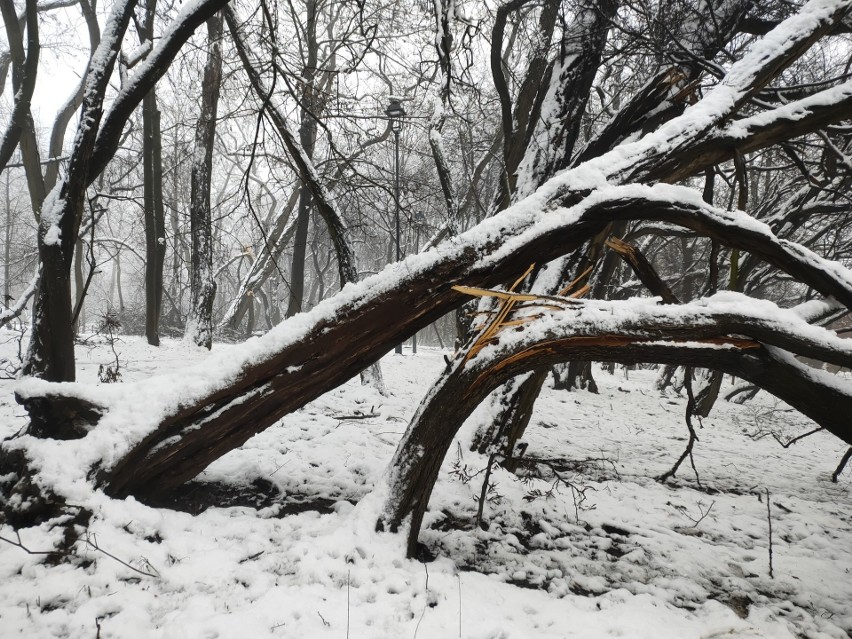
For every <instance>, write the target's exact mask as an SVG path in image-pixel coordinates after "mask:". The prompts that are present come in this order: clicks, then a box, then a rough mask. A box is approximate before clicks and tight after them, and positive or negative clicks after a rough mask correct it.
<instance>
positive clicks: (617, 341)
mask: <svg viewBox="0 0 852 639" xmlns="http://www.w3.org/2000/svg"><path fill="white" fill-rule="evenodd" d="M607 246H608V247H609V248H611V249H613V250H615V251H616V252H617V253H619V254H621V255H625V256H629V257H630V258H632V259H629V260H628V261H629V262H630V264H631V265H632V266H634V267H635V263H636V262H637V259H636V255H637V254H638V251H636V249H635V247H633V246H632V245H630V244H628V243H626V242H623V241H621V240H619V239H618V238H615V237H611V238H609V239H608V240H607ZM638 256H639V258H641V260H644V257H643V256H642V255H641V254H638ZM534 268H535V264H530V267H529V268H528V269H527V270H526V271H525V272H524V274H523V275H521V276H520V277H519V278H518V279H517V280H515V282H514V283H513V284H512V285H511V286H510V287H509V288H508V289H507V290H505V291H502V290H496V289H490V288H478V287H475V286H461V285H455V286H453V287H452V288H453V290H454V291H458V292H459V293H464V294H465V295H471V296H473V297H493V298H495V299H496V300H497V304H498V307H497V309H496V310H495V311H481V312H480V313H477V314H478V315H485V316H486V317H489V318H490V319H488V320H486V322H484V323H483V325H482V326H481V327H480V329H479V330H480V333H479V336H478V337H477V338H476V341H475V342H474V343H473V344H472V345H471V346H470V348H469V349H468V351H467V354H466V355H465V357H464V361H463V363H465V362H467V361H468V360H469V359H471V358H473V357H476V355H477V354H478V353H479V351H481V350H482V349H483V348H485V347H486V346H487V345H488V344H491V343H493V342H494V341H495V339H496V337H497V334H498V333H499V332H500V331H501V330H503V329H504V328H512V327H517V326H523V325H524V324H528V323H529V322H533V321H535V320H537V319H539V318H541V317H542V316H543V315H544V313H534V314H530V315H526V316H524V317H519V318H515V319H508V317H509V314H510V313H511V312H512V311H513V310H519V309H526V308H537V309H542V310H555V311H561V310H565V309H566V308H567V306H568V305H570V304H572V303H573V304H580V302H579V301H578V300H577V298H580V297H582V296H583V295H585V294H586V293H588V292H589V285H588V284H584V285H582V286H580V287H579V288H577V286H578V284H580V282H582V281H583V279H584V278H585V277H586V276H587V275H588V274H589V273H590V272H591V270H592V267H589V268H588V269H587V270H586V271H585V272H584V273H582V274H581V275H580V276H579V277H578V278H577V279H575V280H574V281H573V282H571V283H570V284H568V285H567V286H566V287H565V288H563V289H562V290H561V291H559V296H553V295H535V294H533V293H516V292H515V289H516V288H517V287H518V286H520V284H521V282H523V281H524V280H525V279H526V278H527V277H528V276H529V274H530V273H532V271H533V269H534ZM649 268H650V266H649ZM641 270H642V271H643V274H645V269H641ZM654 275H656V273H654ZM662 286H663V287H664V288H665V289H666V292H668V295H666V294H665V293H664V294H663V298H664V301H667V302H668V303H677V298H674V296H673V295H671V293H670V292H669V291H668V288H667V287H666V286H665V284H662ZM575 288H576V290H573V289H575ZM654 292H657V291H654ZM525 302H526V303H525ZM647 340H648V338H647V337H636V336H630V337H629V336H623V335H598V336H575V337H566V338H562V339H561V340H560V342H561V343H584V344H586V345H596V346H608V347H612V346H619V345H621V346H627V345H631V344H636V343H640V342H645V341H647ZM670 341H674V342H678V341H696V342H698V343H701V344H708V345H714V346H732V347H734V348H739V349H744V350H745V349H755V348H760V346H761V345H760V343H759V342H756V341H754V340H750V339H744V338H740V337H715V338H704V339H699V340H677V339H674V340H670ZM537 348H541V347H537ZM535 350H536V348H532V349H527V351H524V352H522V353H518V354H516V355H515V357H518V358H523V357H525V356H527V355H528V354H529V353H530V352H533V351H535Z"/></svg>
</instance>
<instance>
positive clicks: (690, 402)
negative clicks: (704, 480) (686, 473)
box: [657, 366, 701, 487]
mask: <svg viewBox="0 0 852 639" xmlns="http://www.w3.org/2000/svg"><path fill="white" fill-rule="evenodd" d="M683 385H684V387H686V395H687V401H686V415H685V417H686V427H687V429H689V441H687V442H686V448H685V449H684V451H683V453H682V454H681V456H680V457H679V458H678V460H677V461H676V462H675V464H674V466H672V467H671V468H670V469H669V470H668V471H666V472H665V473H663V474H662V475H660V476H659V477H657V481H659V482H664V481H666V480H667V479H668V478H669V477H674V475H675V473H676V472H677V469H678V468H680V465H681V464H682V463H683V460H684V459H686V458H687V457H689V463H690V464H691V465H692V472H694V473H695V481H696V482H698V486H699V487H701V477H699V476H698V469H697V468H696V467H695V458H694V457H693V456H692V449H693V447H694V446H695V442H697V441H698V435H696V434H695V427H694V426H693V425H692V415H693V414H694V413H695V395H694V394H693V392H692V367H691V366H687V367H686V368H685V370H684V373H683Z"/></svg>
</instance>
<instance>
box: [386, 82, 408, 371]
mask: <svg viewBox="0 0 852 639" xmlns="http://www.w3.org/2000/svg"><path fill="white" fill-rule="evenodd" d="M389 100H390V104H389V105H388V108H387V109H385V115H387V116H388V119H390V124H391V131H393V137H394V186H393V199H394V202H395V203H396V213H395V222H396V261H397V262H399V260H400V259H401V257H402V254H401V253H400V250H399V131H400V129H402V119H403V118H404V117H405V109H403V108H402V104H400V98H395V97H393V96H391V97H390V98H389ZM394 350H395V352H396V353H397V354H398V355H402V344H397V345H396V348H395V349H394Z"/></svg>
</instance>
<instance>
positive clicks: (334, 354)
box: [21, 185, 852, 498]
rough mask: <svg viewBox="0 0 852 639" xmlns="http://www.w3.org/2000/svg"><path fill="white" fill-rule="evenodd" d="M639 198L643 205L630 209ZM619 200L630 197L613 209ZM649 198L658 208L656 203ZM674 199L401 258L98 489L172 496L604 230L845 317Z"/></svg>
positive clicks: (593, 205) (699, 209)
mask: <svg viewBox="0 0 852 639" xmlns="http://www.w3.org/2000/svg"><path fill="white" fill-rule="evenodd" d="M640 191H641V192H644V193H645V194H646V197H644V198H643V197H638V195H639V192H640ZM622 193H626V194H629V195H630V197H623V198H622V197H620V195H621V194H622ZM658 193H661V194H663V195H665V196H666V197H663V198H655V197H654V196H655V195H657V194H658ZM674 193H681V194H683V195H684V196H688V197H689V199H694V198H692V196H691V191H689V189H686V188H680V187H671V186H665V185H662V186H657V187H639V186H637V185H632V186H628V187H612V188H610V189H608V191H607V195H608V196H609V197H604V198H602V197H592V196H590V197H587V198H586V199H585V200H584V201H583V202H582V203H581V204H578V205H576V206H575V207H572V208H570V209H563V210H560V211H551V212H550V213H549V214H548V213H542V212H540V211H539V210H538V209H534V210H530V209H531V208H532V207H516V208H513V209H510V210H509V211H507V212H506V213H504V214H503V215H501V216H499V217H495V218H491V219H489V220H486V221H485V222H483V223H482V224H481V225H480V226H479V227H477V228H476V229H474V230H472V231H469V232H468V233H465V234H463V235H461V236H458V237H456V238H453V239H452V240H451V241H448V242H447V243H445V244H444V245H442V247H441V250H440V251H438V250H436V251H431V252H429V253H427V254H425V255H416V256H411V257H410V258H408V259H407V260H406V261H404V262H402V263H400V264H397V265H391V266H389V267H388V268H387V269H386V270H385V271H384V272H382V273H380V274H379V275H376V276H373V277H371V278H369V279H368V280H365V281H364V282H362V283H361V284H360V285H354V286H353V285H349V286H347V288H345V289H344V290H343V291H341V293H340V294H339V295H338V296H336V297H335V298H332V299H330V300H327V301H326V302H324V303H322V304H320V305H319V306H317V307H316V308H315V309H313V310H312V311H310V312H309V313H306V314H302V315H300V316H297V317H296V318H293V320H291V321H288V322H284V323H282V324H281V325H279V326H278V327H277V328H276V329H274V330H273V331H272V332H271V333H270V334H269V335H268V336H265V337H264V338H261V341H260V342H258V344H263V343H266V344H271V345H272V346H270V347H269V351H268V352H265V353H264V354H262V355H261V356H258V355H256V354H254V355H253V356H252V357H247V358H246V361H245V362H243V363H242V364H240V363H239V362H235V363H234V366H235V367H237V368H238V369H239V371H238V372H237V373H236V374H234V375H233V377H228V376H226V375H223V378H222V379H221V381H220V382H219V384H218V385H217V386H216V387H215V388H213V389H205V390H204V391H203V392H199V393H198V395H197V396H195V397H192V396H191V395H190V394H188V393H187V392H181V391H180V389H175V391H174V393H175V399H174V407H173V408H172V412H170V414H168V415H166V416H165V417H164V418H163V419H161V420H160V421H159V425H157V424H152V428H151V430H150V432H149V433H148V434H147V436H145V437H144V438H143V439H142V440H141V441H138V442H135V445H134V447H133V448H132V450H130V451H129V452H128V453H127V455H125V456H124V458H123V459H122V460H121V461H120V462H119V463H118V464H117V465H116V466H115V467H114V468H112V469H111V470H109V471H108V472H106V473H105V474H104V475H103V477H102V478H101V483H102V484H103V486H104V489H105V490H106V492H107V493H109V494H110V495H114V496H125V495H130V494H133V495H136V496H138V497H142V498H144V497H145V496H153V495H158V494H161V493H164V492H167V491H169V490H171V489H172V488H174V487H176V486H179V485H180V484H182V483H183V482H185V481H188V480H189V479H191V478H192V477H194V476H195V475H197V474H198V473H199V472H201V471H202V470H203V469H204V468H205V467H206V466H207V465H209V464H210V463H211V462H213V461H214V460H216V459H218V458H219V457H221V456H222V455H224V454H225V453H227V452H228V451H230V450H233V449H234V448H237V447H239V446H241V445H242V444H243V443H244V442H245V441H246V440H248V439H249V438H250V437H252V436H253V435H255V434H257V433H259V432H261V431H262V430H264V429H266V428H268V427H269V426H271V425H272V424H274V423H275V422H276V421H278V420H279V419H281V418H282V417H283V416H284V415H286V414H288V413H290V412H292V411H294V410H297V409H298V408H300V407H301V406H304V405H305V404H306V403H307V402H309V401H311V400H313V399H315V398H317V397H319V396H320V395H321V394H323V393H324V392H326V391H328V390H330V389H332V388H334V387H336V386H338V385H340V384H342V383H343V382H345V381H346V380H348V379H349V378H351V377H352V376H354V375H355V374H357V373H358V372H359V371H361V370H363V369H364V368H366V367H367V366H369V365H370V364H372V363H373V362H375V361H377V360H378V359H379V358H380V357H381V356H382V355H383V354H384V353H385V352H387V351H388V350H389V349H390V348H392V347H393V345H394V344H396V343H397V342H399V341H401V340H403V339H405V338H407V337H408V336H410V335H411V334H412V333H414V332H415V331H417V330H420V329H422V328H424V327H426V326H427V325H428V324H430V323H431V322H433V321H435V320H436V319H438V318H439V317H441V316H442V315H444V314H445V313H447V312H448V311H450V310H452V309H453V308H455V307H457V306H459V305H461V304H462V303H464V302H465V301H466V299H467V298H466V297H465V296H464V295H462V294H461V293H458V292H456V291H453V290H452V289H451V288H450V285H451V284H453V283H462V282H463V283H465V284H468V285H475V286H486V287H487V286H492V285H498V284H500V283H502V282H504V281H507V280H508V279H510V278H511V277H512V276H516V275H517V274H518V273H519V272H523V271H525V270H526V267H527V266H528V265H529V264H530V263H531V262H534V261H538V260H542V261H548V260H551V259H555V258H556V257H559V256H560V255H562V254H564V253H567V252H568V251H571V250H573V249H575V248H577V247H579V246H580V245H582V243H583V242H585V241H586V240H588V239H589V238H591V237H593V236H594V235H595V234H596V233H598V232H600V230H601V229H602V228H603V227H605V226H606V225H607V224H608V223H609V222H611V221H613V220H615V219H625V220H627V219H631V218H639V217H641V218H642V219H655V220H660V221H665V222H669V223H674V224H679V225H682V226H686V227H688V228H693V229H696V230H700V232H702V233H704V234H706V235H709V236H710V237H714V238H717V239H718V240H719V241H720V242H721V243H725V244H728V245H729V246H734V247H737V248H740V249H742V250H747V251H751V252H755V253H758V254H760V255H762V256H763V257H764V259H766V260H767V261H770V262H771V263H773V264H775V265H776V266H777V267H778V268H780V269H782V270H784V271H786V272H788V273H790V274H791V275H793V276H794V277H795V278H796V279H798V280H799V281H802V282H804V283H806V284H808V285H809V286H812V287H813V288H815V289H816V290H818V291H820V292H821V293H822V294H824V295H826V296H833V297H834V298H835V299H837V300H838V301H839V302H840V303H842V304H844V305H845V306H847V307H852V274H850V273H849V272H848V271H846V270H845V269H843V268H842V267H841V266H840V265H838V264H836V263H833V262H828V261H826V260H823V259H822V258H819V257H818V256H816V255H815V254H813V253H810V252H809V251H806V250H804V249H801V248H799V247H797V246H796V245H794V244H792V243H788V242H781V241H778V240H776V239H775V238H774V236H772V235H771V233H770V232H769V231H768V230H767V229H766V228H764V227H762V226H757V225H754V224H753V222H751V220H750V219H748V218H747V216H745V214H742V213H736V212H734V213H731V212H726V211H721V210H718V209H714V208H712V207H709V206H708V205H706V204H704V203H703V202H701V201H700V200H696V201H694V202H688V203H684V202H674V201H673V195H674ZM601 195H603V194H601ZM590 200H591V201H590ZM596 200H597V201H596ZM518 209H519V210H518ZM738 221H747V222H749V223H750V226H746V227H743V226H740V225H739V224H737V222H738ZM291 327H292V328H291ZM353 336H357V339H353ZM256 349H257V347H256V346H253V347H252V350H253V351H255V350H256ZM696 365H700V364H696ZM47 387H48V388H52V387H51V386H50V385H47ZM72 388H73V387H72ZM47 392H53V393H60V394H61V395H63V396H64V397H65V398H66V399H65V409H64V412H65V413H67V414H68V415H69V416H71V417H73V418H74V419H75V420H77V421H76V423H77V425H76V426H75V429H76V431H77V432H78V433H80V434H83V429H81V427H80V420H81V419H82V418H81V417H80V415H81V414H86V415H92V414H96V411H94V410H92V408H91V406H90V405H89V404H90V402H81V407H80V410H76V409H74V408H73V399H72V398H71V397H69V395H72V394H73V390H71V389H69V388H68V387H65V388H63V389H62V391H61V392H60V391H59V390H58V389H53V390H52V391H43V392H41V394H42V395H43V394H46V393H47ZM81 394H85V393H81ZM139 395H140V396H142V393H141V392H140V393H139ZM21 401H23V403H24V404H25V405H26V406H27V408H28V410H29V411H30V416H31V420H32V429H33V432H35V433H38V432H40V430H41V429H42V428H44V430H43V431H41V432H50V431H49V429H50V428H53V429H56V428H57V423H56V421H55V420H56V419H57V415H56V414H55V412H54V413H52V414H43V413H42V411H43V409H44V406H45V402H44V401H43V400H40V397H39V393H30V394H28V395H26V396H23V395H22V396H21ZM45 421H48V422H51V423H50V424H49V426H48V425H44V426H42V424H43V423H44V422H45Z"/></svg>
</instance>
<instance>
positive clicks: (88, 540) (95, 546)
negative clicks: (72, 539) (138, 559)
mask: <svg viewBox="0 0 852 639" xmlns="http://www.w3.org/2000/svg"><path fill="white" fill-rule="evenodd" d="M93 540H94V541H93ZM83 541H85V542H86V544H87V545H89V546H90V547H91V548H93V549H94V550H97V551H98V552H102V553H103V554H105V555H106V556H107V557H109V558H110V559H114V560H115V561H117V562H118V563H120V564H121V565H122V566H126V567H127V568H130V570H133V571H134V572H138V573H139V574H140V575H145V576H146V577H153V578H154V579H159V577H160V573H159V572H157V570H156V568H154V567H153V566H152V565H151V564H150V563H147V562H146V563H147V565H148V567H150V568H151V569H152V570H154V572H147V571H145V570H141V569H139V568H136V567H135V566H132V565H130V564H129V563H127V562H126V561H124V560H123V559H119V558H118V557H116V556H115V555H113V554H112V553H109V552H107V551H106V550H104V549H103V548H101V547H100V546H99V545H98V539H97V537H95V535H94V534H92V533H89V531H88V530H87V531H86V536H85V538H84V539H83ZM155 573H156V574H155Z"/></svg>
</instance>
